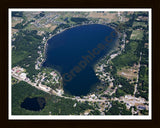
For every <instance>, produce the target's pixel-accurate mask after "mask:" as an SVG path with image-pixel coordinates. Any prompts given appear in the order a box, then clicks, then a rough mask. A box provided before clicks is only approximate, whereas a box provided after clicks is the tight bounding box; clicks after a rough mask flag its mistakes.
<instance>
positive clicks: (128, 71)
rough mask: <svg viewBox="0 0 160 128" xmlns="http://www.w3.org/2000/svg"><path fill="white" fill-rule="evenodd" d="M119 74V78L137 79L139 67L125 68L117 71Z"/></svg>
mask: <svg viewBox="0 0 160 128" xmlns="http://www.w3.org/2000/svg"><path fill="white" fill-rule="evenodd" d="M117 74H118V75H119V76H122V77H125V78H127V79H131V80H133V79H134V78H136V77H137V74H138V66H137V65H134V66H133V67H124V68H122V69H120V70H119V71H117Z"/></svg>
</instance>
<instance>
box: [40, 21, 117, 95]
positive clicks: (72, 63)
mask: <svg viewBox="0 0 160 128" xmlns="http://www.w3.org/2000/svg"><path fill="white" fill-rule="evenodd" d="M117 38H118V36H117V33H116V31H115V30H114V29H112V28H110V27H108V26H105V25H100V24H92V25H82V26H78V27H73V28H70V29H67V30H65V31H63V32H61V33H60V34H57V35H55V36H53V37H52V38H51V39H50V40H48V42H47V43H48V47H47V52H46V61H45V62H44V63H43V66H44V67H50V68H53V69H56V70H58V71H59V72H60V73H61V75H62V76H63V82H64V83H63V86H64V90H65V92H68V93H70V94H72V95H77V96H79V95H87V94H88V93H89V92H90V89H91V87H92V86H93V85H95V84H97V83H99V82H100V81H99V79H98V78H97V76H96V75H95V72H94V70H93V65H94V64H95V63H96V62H97V61H98V60H99V59H100V58H101V57H103V56H104V55H105V54H106V53H108V52H109V51H110V50H112V49H113V48H114V46H115V42H116V40H117Z"/></svg>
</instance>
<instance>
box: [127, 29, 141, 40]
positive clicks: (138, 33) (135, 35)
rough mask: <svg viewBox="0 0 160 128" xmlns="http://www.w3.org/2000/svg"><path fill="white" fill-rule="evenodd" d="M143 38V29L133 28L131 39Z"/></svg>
mask: <svg viewBox="0 0 160 128" xmlns="http://www.w3.org/2000/svg"><path fill="white" fill-rule="evenodd" d="M142 38H143V30H139V29H137V30H133V31H132V34H131V38H130V39H131V40H142Z"/></svg>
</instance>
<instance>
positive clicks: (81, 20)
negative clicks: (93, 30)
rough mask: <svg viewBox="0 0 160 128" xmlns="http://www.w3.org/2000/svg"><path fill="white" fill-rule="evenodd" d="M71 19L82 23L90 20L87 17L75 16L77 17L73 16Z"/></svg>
mask: <svg viewBox="0 0 160 128" xmlns="http://www.w3.org/2000/svg"><path fill="white" fill-rule="evenodd" d="M71 21H73V22H75V23H77V24H81V23H82V22H87V21H89V20H88V19H87V18H75V17H72V18H71Z"/></svg>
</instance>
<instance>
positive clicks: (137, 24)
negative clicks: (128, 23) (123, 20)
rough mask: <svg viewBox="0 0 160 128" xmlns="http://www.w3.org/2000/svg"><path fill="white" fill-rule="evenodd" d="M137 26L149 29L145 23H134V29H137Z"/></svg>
mask: <svg viewBox="0 0 160 128" xmlns="http://www.w3.org/2000/svg"><path fill="white" fill-rule="evenodd" d="M136 26H142V27H147V25H146V24H145V22H134V23H133V27H136Z"/></svg>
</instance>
